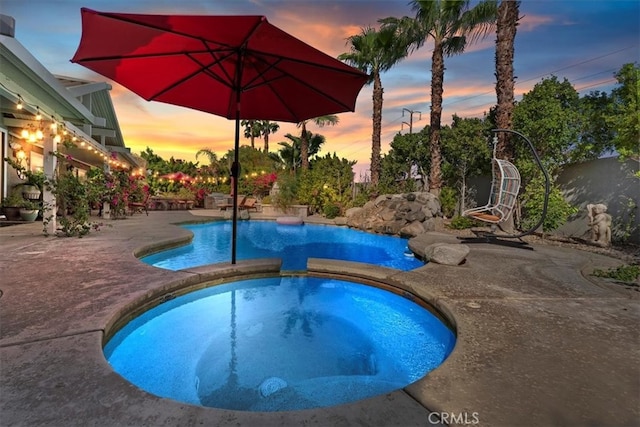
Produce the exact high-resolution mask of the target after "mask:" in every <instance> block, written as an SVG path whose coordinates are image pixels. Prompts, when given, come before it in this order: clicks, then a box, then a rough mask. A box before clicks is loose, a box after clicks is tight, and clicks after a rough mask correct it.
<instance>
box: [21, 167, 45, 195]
mask: <svg viewBox="0 0 640 427" xmlns="http://www.w3.org/2000/svg"><path fill="white" fill-rule="evenodd" d="M25 176H26V178H27V182H26V183H25V184H24V185H23V186H22V196H23V197H24V198H25V199H30V200H39V199H40V194H42V188H43V187H44V182H45V175H44V172H42V171H35V172H31V171H26V172H25Z"/></svg>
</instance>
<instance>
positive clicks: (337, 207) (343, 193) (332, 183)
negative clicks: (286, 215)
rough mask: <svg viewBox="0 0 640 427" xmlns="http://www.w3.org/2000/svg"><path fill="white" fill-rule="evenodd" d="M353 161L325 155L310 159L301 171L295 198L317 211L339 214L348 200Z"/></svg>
mask: <svg viewBox="0 0 640 427" xmlns="http://www.w3.org/2000/svg"><path fill="white" fill-rule="evenodd" d="M355 163H356V162H355V161H351V160H347V159H340V158H338V156H336V154H335V153H334V154H333V155H330V154H327V155H326V156H324V157H317V158H315V159H313V160H312V161H311V164H310V168H309V169H307V170H304V171H302V173H301V175H300V179H299V184H298V192H297V195H298V200H299V201H300V203H303V204H307V205H309V206H310V207H311V208H312V209H313V210H314V211H316V212H324V213H325V215H328V216H334V217H335V216H336V215H334V214H342V213H343V212H344V209H345V208H347V207H349V204H350V202H351V184H352V183H353V165H355Z"/></svg>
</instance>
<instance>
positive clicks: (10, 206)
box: [0, 188, 24, 221]
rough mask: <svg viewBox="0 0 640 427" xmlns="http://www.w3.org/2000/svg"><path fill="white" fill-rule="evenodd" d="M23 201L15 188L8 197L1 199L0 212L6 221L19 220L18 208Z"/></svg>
mask: <svg viewBox="0 0 640 427" xmlns="http://www.w3.org/2000/svg"><path fill="white" fill-rule="evenodd" d="M23 201H24V198H23V197H22V195H21V194H20V192H19V191H18V189H15V188H14V189H13V191H11V193H10V194H9V196H7V197H5V198H4V199H2V203H0V205H1V206H2V210H3V212H4V214H5V215H6V217H7V219H8V220H10V221H17V220H18V219H20V206H21V205H22V202H23Z"/></svg>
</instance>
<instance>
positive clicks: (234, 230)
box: [231, 107, 240, 264]
mask: <svg viewBox="0 0 640 427" xmlns="http://www.w3.org/2000/svg"><path fill="white" fill-rule="evenodd" d="M235 138H236V139H235V143H234V150H233V164H232V165H231V176H232V177H233V220H232V226H231V264H235V263H236V236H237V235H238V175H239V174H240V160H239V159H240V157H239V152H240V107H238V109H237V111H236V136H235Z"/></svg>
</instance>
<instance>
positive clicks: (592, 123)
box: [570, 91, 615, 162]
mask: <svg viewBox="0 0 640 427" xmlns="http://www.w3.org/2000/svg"><path fill="white" fill-rule="evenodd" d="M579 105H580V114H581V116H582V120H581V127H580V136H579V139H578V141H577V144H576V146H575V147H574V149H573V150H572V151H571V157H570V161H571V162H580V161H584V160H593V159H597V158H598V157H600V155H602V154H604V153H606V152H611V151H613V150H614V145H613V140H614V138H615V131H614V130H613V129H612V128H611V127H610V126H609V124H608V123H607V117H609V116H610V114H611V112H612V108H613V103H612V99H611V97H609V96H608V95H607V94H606V93H605V92H600V91H595V92H591V93H589V94H588V95H585V96H583V97H582V98H580V103H579Z"/></svg>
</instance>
